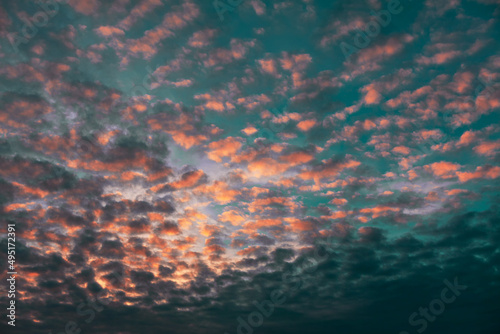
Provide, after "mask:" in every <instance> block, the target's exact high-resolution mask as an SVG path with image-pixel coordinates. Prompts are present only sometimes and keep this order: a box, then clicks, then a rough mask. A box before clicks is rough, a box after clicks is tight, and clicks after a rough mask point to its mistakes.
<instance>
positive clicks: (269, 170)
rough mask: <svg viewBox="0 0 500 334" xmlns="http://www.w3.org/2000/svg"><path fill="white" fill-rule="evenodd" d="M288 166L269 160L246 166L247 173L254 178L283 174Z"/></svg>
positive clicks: (261, 160)
mask: <svg viewBox="0 0 500 334" xmlns="http://www.w3.org/2000/svg"><path fill="white" fill-rule="evenodd" d="M289 167H290V166H289V165H288V164H283V163H279V162H277V161H276V160H274V159H271V158H262V159H260V160H256V161H252V162H250V163H249V164H248V167H247V168H248V171H249V172H250V173H252V175H253V176H255V177H262V176H273V175H278V174H281V173H284V172H285V171H286V170H287V169H288V168H289Z"/></svg>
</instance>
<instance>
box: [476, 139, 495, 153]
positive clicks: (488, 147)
mask: <svg viewBox="0 0 500 334" xmlns="http://www.w3.org/2000/svg"><path fill="white" fill-rule="evenodd" d="M499 149H500V140H499V141H496V142H491V141H490V142H483V143H481V144H479V145H478V146H476V147H474V151H475V152H476V153H477V154H480V155H486V156H492V155H495V154H496V153H497V152H496V151H497V150H499Z"/></svg>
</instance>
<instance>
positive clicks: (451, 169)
mask: <svg viewBox="0 0 500 334" xmlns="http://www.w3.org/2000/svg"><path fill="white" fill-rule="evenodd" d="M460 167H461V166H460V165H459V164H454V163H451V162H447V161H441V162H435V163H433V164H430V165H426V166H424V168H425V169H426V170H428V171H431V172H432V173H433V174H434V175H435V176H438V177H440V178H442V179H449V178H452V177H454V176H455V172H456V171H457V170H458V169H459V168H460Z"/></svg>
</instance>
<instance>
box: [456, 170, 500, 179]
mask: <svg viewBox="0 0 500 334" xmlns="http://www.w3.org/2000/svg"><path fill="white" fill-rule="evenodd" d="M457 176H458V179H459V180H460V182H467V181H469V180H473V179H479V178H482V179H496V178H497V177H499V176H500V167H498V166H494V167H477V168H476V170H475V171H474V172H457Z"/></svg>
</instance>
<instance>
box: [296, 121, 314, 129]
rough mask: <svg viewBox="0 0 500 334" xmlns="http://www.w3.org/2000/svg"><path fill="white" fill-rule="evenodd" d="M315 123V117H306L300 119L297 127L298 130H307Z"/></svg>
mask: <svg viewBox="0 0 500 334" xmlns="http://www.w3.org/2000/svg"><path fill="white" fill-rule="evenodd" d="M315 125H316V120H315V119H308V120H304V121H301V122H299V123H298V124H297V128H298V129H299V130H300V131H304V132H306V131H309V130H310V129H312V128H313V127H314V126H315Z"/></svg>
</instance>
